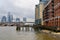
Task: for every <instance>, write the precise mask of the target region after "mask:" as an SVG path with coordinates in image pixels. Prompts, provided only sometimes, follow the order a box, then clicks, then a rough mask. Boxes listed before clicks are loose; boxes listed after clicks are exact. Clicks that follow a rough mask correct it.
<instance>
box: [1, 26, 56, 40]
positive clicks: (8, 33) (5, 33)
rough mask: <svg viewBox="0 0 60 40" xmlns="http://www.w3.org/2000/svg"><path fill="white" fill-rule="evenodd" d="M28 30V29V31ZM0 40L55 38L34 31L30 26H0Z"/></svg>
mask: <svg viewBox="0 0 60 40" xmlns="http://www.w3.org/2000/svg"><path fill="white" fill-rule="evenodd" d="M28 30H29V31H28ZM0 40H56V39H55V38H53V37H50V36H48V35H47V34H44V33H39V32H35V31H34V30H33V29H32V28H29V29H27V28H25V27H24V28H21V30H20V31H16V27H0Z"/></svg>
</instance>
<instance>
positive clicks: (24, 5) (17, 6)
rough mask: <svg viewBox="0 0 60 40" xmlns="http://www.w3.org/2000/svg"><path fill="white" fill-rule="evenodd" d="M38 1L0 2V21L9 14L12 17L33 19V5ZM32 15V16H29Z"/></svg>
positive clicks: (0, 0) (15, 0)
mask: <svg viewBox="0 0 60 40" xmlns="http://www.w3.org/2000/svg"><path fill="white" fill-rule="evenodd" d="M38 1H39V0H33V1H32V0H26V1H25V0H0V19H1V17H2V16H3V15H7V13H8V12H11V13H12V14H13V15H14V17H27V18H34V17H35V16H34V15H35V12H34V11H35V7H34V6H35V4H38ZM31 14H32V15H31Z"/></svg>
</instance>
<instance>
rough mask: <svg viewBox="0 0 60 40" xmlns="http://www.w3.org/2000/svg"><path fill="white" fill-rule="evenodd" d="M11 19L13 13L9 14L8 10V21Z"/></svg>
mask: <svg viewBox="0 0 60 40" xmlns="http://www.w3.org/2000/svg"><path fill="white" fill-rule="evenodd" d="M12 21H13V15H11V14H10V12H8V22H12Z"/></svg>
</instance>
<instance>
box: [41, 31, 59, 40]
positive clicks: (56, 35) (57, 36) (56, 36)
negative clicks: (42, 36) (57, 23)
mask: <svg viewBox="0 0 60 40" xmlns="http://www.w3.org/2000/svg"><path fill="white" fill-rule="evenodd" d="M41 32H42V33H46V34H48V35H49V36H52V37H54V38H56V39H58V40H59V39H60V32H53V31H49V30H41Z"/></svg>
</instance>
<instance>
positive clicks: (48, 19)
mask: <svg viewBox="0 0 60 40" xmlns="http://www.w3.org/2000/svg"><path fill="white" fill-rule="evenodd" d="M43 21H44V25H45V26H56V27H57V28H60V0H50V1H49V2H48V3H47V5H46V6H45V8H44V11H43Z"/></svg>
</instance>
